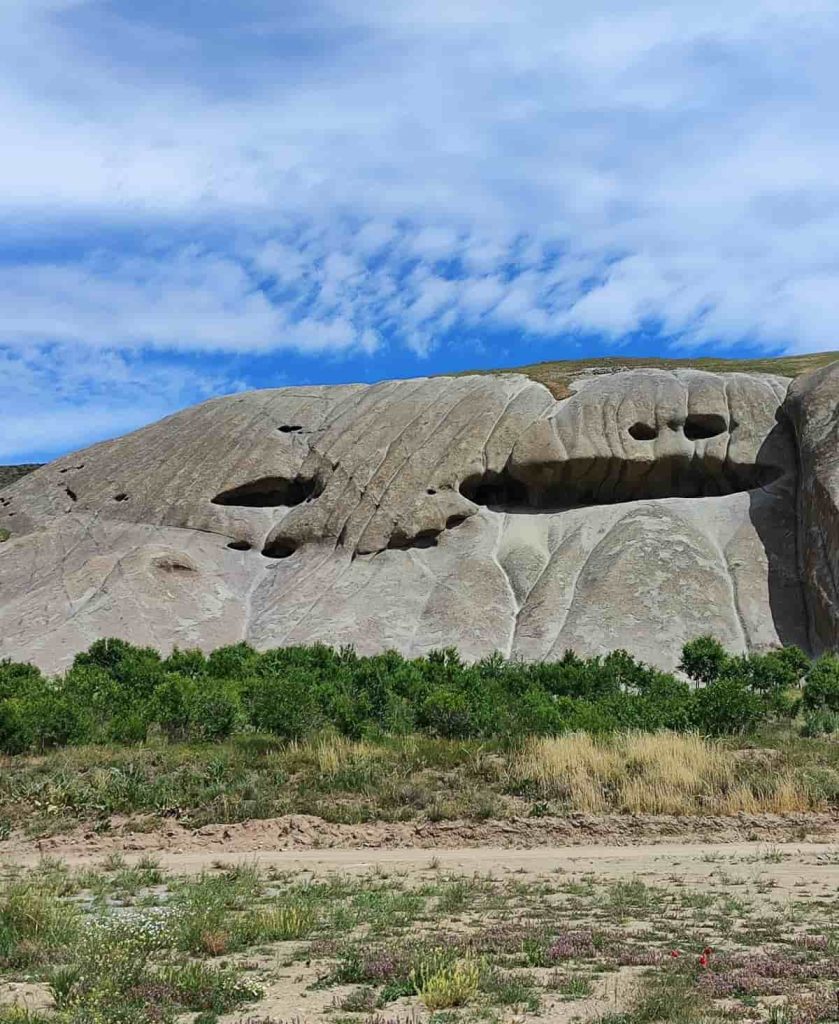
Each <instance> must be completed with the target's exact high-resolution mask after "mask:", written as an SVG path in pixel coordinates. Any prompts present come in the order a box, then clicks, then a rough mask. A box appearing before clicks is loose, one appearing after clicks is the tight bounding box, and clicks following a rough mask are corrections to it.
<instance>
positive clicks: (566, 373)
mask: <svg viewBox="0 0 839 1024" xmlns="http://www.w3.org/2000/svg"><path fill="white" fill-rule="evenodd" d="M837 359H839V352H814V353H812V354H810V355H802V356H777V357H773V358H768V359H718V358H716V357H713V356H708V357H705V358H702V359H661V358H657V357H655V356H650V357H639V356H631V357H630V356H608V357H604V358H600V359H561V360H556V361H550V362H544V363H528V364H526V365H524V366H511V367H508V368H506V369H500V370H470V371H468V372H469V373H523V374H524V375H525V376H527V377H530V378H531V379H532V380H535V381H536V382H537V383H539V384H544V385H545V387H546V388H548V390H549V391H550V392H551V394H552V395H553V396H554V397H555V398H568V396H569V395H570V394H571V393H572V392H571V388H570V385H571V384H572V383H573V381H574V380H576V379H577V378H578V377H581V376H584V375H589V374H592V373H594V374H601V373H617V372H619V371H620V370H637V369H639V368H641V367H645V366H651V367H654V368H657V369H661V370H677V369H696V370H706V371H708V372H709V373H773V374H777V375H778V376H780V377H799V376H801V374H803V373H808V372H809V371H810V370H817V369H819V368H820V367H822V366H827V365H828V363H832V362H835V361H836V360H837Z"/></svg>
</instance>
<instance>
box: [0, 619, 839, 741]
mask: <svg viewBox="0 0 839 1024" xmlns="http://www.w3.org/2000/svg"><path fill="white" fill-rule="evenodd" d="M680 668H681V669H682V670H683V672H684V673H685V674H686V675H687V676H688V677H689V678H690V679H691V680H693V681H694V682H693V685H691V684H690V683H687V682H685V681H684V680H682V679H679V678H677V677H676V676H674V675H672V674H669V673H666V672H660V671H658V670H656V669H654V668H651V667H650V666H649V665H645V664H643V663H642V662H640V661H637V660H636V659H635V658H633V657H632V656H630V655H629V654H627V653H626V652H625V651H615V652H613V653H612V654H609V655H607V656H606V657H594V658H580V657H578V656H576V655H575V654H573V653H572V652H570V651H569V652H566V654H565V655H564V657H563V658H562V659H561V660H559V661H555V662H538V663H533V664H529V663H525V662H518V661H506V660H505V659H504V658H502V657H501V656H500V655H493V656H492V657H489V658H485V659H484V660H483V661H480V662H477V663H476V664H471V665H467V664H465V663H464V662H463V661H462V660H461V659H460V658H459V656H458V654H457V652H456V651H455V650H452V649H447V650H442V651H434V652H432V653H430V654H429V655H427V656H426V657H422V658H413V659H407V658H403V657H402V656H401V655H399V654H397V653H395V652H393V651H389V652H387V653H384V654H380V655H376V656H374V657H359V656H358V655H357V654H356V653H355V652H354V651H353V650H351V649H343V650H340V651H335V650H333V649H331V648H328V647H325V646H323V645H314V646H311V647H286V648H278V649H276V650H271V651H267V652H264V653H258V652H257V651H255V650H253V648H251V647H249V646H248V645H247V644H237V645H235V646H231V647H222V648H219V649H218V650H216V651H214V652H213V653H212V654H210V655H209V656H205V655H203V654H202V653H201V652H199V651H179V650H176V651H174V652H173V653H172V654H171V655H169V657H167V658H162V657H161V656H160V655H159V654H158V653H157V652H156V651H154V650H151V649H149V648H139V647H134V646H132V645H131V644H128V643H126V642H124V641H122V640H113V639H109V640H98V641H96V643H94V644H93V645H92V646H91V647H90V649H89V650H88V651H86V652H85V653H83V654H79V655H78V656H77V657H76V659H75V661H74V662H73V665H72V667H71V668H70V669H69V670H68V671H67V672H66V673H65V674H64V675H63V676H59V677H45V676H43V675H42V674H41V673H40V672H39V671H38V669H36V668H34V667H33V666H31V665H27V664H18V663H13V662H8V661H7V662H0V749H2V750H3V751H5V752H7V753H19V752H24V751H31V750H43V749H45V748H47V747H54V746H63V745H75V744H83V743H97V742H117V743H139V742H143V741H144V740H146V739H147V738H148V736H149V735H150V733H159V734H162V735H164V736H166V737H169V738H170V739H181V740H182V739H189V740H200V741H213V740H219V739H223V738H225V737H227V736H229V735H230V734H232V733H235V732H240V731H248V730H258V731H261V732H270V733H274V734H275V735H278V736H281V737H284V738H287V739H299V738H302V737H304V736H306V735H309V734H311V733H313V732H315V731H317V730H321V729H324V728H328V729H332V730H335V731H337V732H338V733H340V734H342V735H345V736H348V737H351V738H354V739H358V738H361V737H363V736H369V735H375V734H382V733H407V732H414V731H419V732H424V733H426V734H429V735H434V736H443V737H451V738H481V737H516V736H521V735H525V734H530V735H533V734H536V735H550V734H557V733H561V732H566V731H572V730H574V731H576V730H583V731H589V732H607V731H611V730H616V729H647V730H656V729H675V730H698V731H700V732H702V733H706V734H711V735H724V734H733V733H743V732H748V731H750V730H752V729H754V728H755V727H756V726H757V725H758V724H760V723H763V722H766V721H767V720H772V719H787V720H792V719H795V718H796V717H797V716H798V715H799V712H800V711H803V712H804V713H805V715H806V716H807V724H806V726H805V727H806V728H808V729H809V730H810V731H817V730H822V731H826V730H829V729H830V728H831V727H832V725H833V724H834V722H839V657H837V656H835V655H832V654H828V655H824V656H822V657H821V658H819V659H818V661H815V662H811V661H810V660H809V659H808V658H807V657H806V655H804V654H803V653H802V652H801V651H800V650H799V649H798V648H795V647H787V648H784V649H781V650H777V651H773V652H771V653H768V654H763V655H755V654H752V655H749V656H732V655H729V654H727V653H726V652H725V651H724V650H723V648H722V647H721V646H720V644H719V643H717V642H716V641H715V640H713V639H711V638H709V637H700V638H699V639H697V640H694V641H691V642H690V643H688V644H686V645H685V647H684V650H683V657H682V662H681V665H680Z"/></svg>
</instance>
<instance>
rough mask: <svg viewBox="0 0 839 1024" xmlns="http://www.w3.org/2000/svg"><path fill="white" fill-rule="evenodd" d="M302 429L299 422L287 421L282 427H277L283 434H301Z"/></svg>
mask: <svg viewBox="0 0 839 1024" xmlns="http://www.w3.org/2000/svg"><path fill="white" fill-rule="evenodd" d="M302 429H303V428H302V427H301V426H300V424H299V423H292V424H288V423H286V424H284V425H283V426H281V427H277V430H279V432H280V433H281V434H299V433H300V431H301V430H302Z"/></svg>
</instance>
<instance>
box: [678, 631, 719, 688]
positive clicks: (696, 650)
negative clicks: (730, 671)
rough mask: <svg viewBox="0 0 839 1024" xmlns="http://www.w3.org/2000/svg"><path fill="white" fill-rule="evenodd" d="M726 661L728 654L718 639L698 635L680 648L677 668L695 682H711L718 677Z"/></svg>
mask: <svg viewBox="0 0 839 1024" xmlns="http://www.w3.org/2000/svg"><path fill="white" fill-rule="evenodd" d="M727 663H728V655H727V654H726V651H725V648H724V647H723V645H722V644H721V643H720V642H719V640H715V639H714V638H713V637H712V636H699V637H697V638H696V639H695V640H688V642H687V643H686V644H685V645H684V647H683V648H682V660H681V661H680V662H679V668H680V669H681V670H682V672H684V673H686V674H687V675H688V676H689V677H690V678H691V679H693V680H695V681H696V682H700V683H712V682H714V680H715V679H719V678H720V676H721V675H722V674H723V671H724V669H725V667H726V664H727Z"/></svg>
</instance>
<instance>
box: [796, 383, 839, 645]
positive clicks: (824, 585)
mask: <svg viewBox="0 0 839 1024" xmlns="http://www.w3.org/2000/svg"><path fill="white" fill-rule="evenodd" d="M787 409H788V411H789V415H790V416H791V418H792V420H793V423H794V424H795V431H796V435H797V440H798V451H799V462H800V473H801V480H800V486H799V491H798V547H799V559H800V563H801V574H802V580H803V583H804V587H805V592H806V595H807V608H808V616H809V622H810V638H811V642H812V645H813V648H814V649H815V650H816V651H821V650H824V649H826V648H836V647H839V363H832V364H831V365H830V366H826V367H824V368H823V369H821V370H816V371H814V372H813V373H808V374H806V375H805V376H803V377H801V378H800V379H799V380H796V381H794V382H793V385H792V387H791V388H790V394H789V398H788V400H787Z"/></svg>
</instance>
